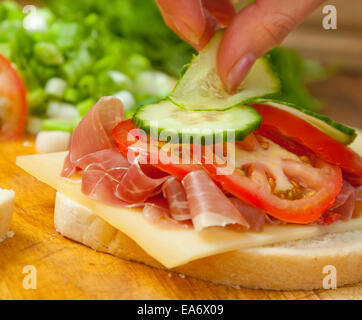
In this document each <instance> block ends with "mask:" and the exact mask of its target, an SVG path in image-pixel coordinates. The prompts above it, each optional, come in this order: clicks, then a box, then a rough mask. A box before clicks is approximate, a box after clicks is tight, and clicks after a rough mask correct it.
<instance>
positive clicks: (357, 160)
mask: <svg viewBox="0 0 362 320" xmlns="http://www.w3.org/2000/svg"><path fill="white" fill-rule="evenodd" d="M253 107H254V108H255V109H256V110H257V111H258V112H259V113H260V114H261V116H262V118H263V120H262V123H261V126H260V129H259V130H258V131H257V133H259V134H261V135H263V136H265V137H267V138H269V139H271V140H273V141H274V142H276V143H278V144H280V145H282V146H284V147H285V148H287V149H289V150H291V151H293V152H295V148H296V145H297V144H299V146H300V145H301V146H304V147H306V148H308V149H309V150H311V151H312V152H314V153H315V154H316V155H318V156H319V157H320V158H321V159H323V160H325V161H327V162H329V163H332V164H335V165H337V166H339V167H341V169H342V170H343V171H344V172H345V173H347V177H350V180H351V181H352V182H354V183H355V184H358V181H360V183H362V157H361V156H360V155H358V154H357V153H356V152H354V151H353V150H352V149H351V148H349V147H347V146H345V145H343V144H342V143H340V142H338V141H336V140H334V139H332V138H331V137H330V136H328V135H327V134H325V133H323V132H321V131H320V130H318V129H317V128H315V127H313V126H312V125H311V124H309V123H308V122H306V121H304V120H302V119H300V118H297V117H295V116H293V115H292V114H290V113H289V112H286V111H284V110H280V109H277V108H273V107H271V106H268V105H253ZM285 137H287V138H288V139H285ZM288 141H289V142H288ZM295 142H297V144H296V143H295ZM291 148H292V149H291ZM293 148H294V149H293ZM299 148H300V147H299Z"/></svg>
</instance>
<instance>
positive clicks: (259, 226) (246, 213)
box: [230, 198, 266, 232]
mask: <svg viewBox="0 0 362 320" xmlns="http://www.w3.org/2000/svg"><path fill="white" fill-rule="evenodd" d="M230 201H231V202H232V204H233V205H234V207H235V208H236V209H238V210H239V212H240V214H241V215H242V216H243V217H244V218H245V220H246V221H247V222H248V224H249V226H250V230H251V231H255V232H262V231H263V230H264V224H265V218H266V214H265V213H264V212H262V211H261V210H259V209H257V208H255V207H252V206H251V205H249V204H247V203H246V202H244V201H243V200H241V199H238V198H230Z"/></svg>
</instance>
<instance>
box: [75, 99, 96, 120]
mask: <svg viewBox="0 0 362 320" xmlns="http://www.w3.org/2000/svg"><path fill="white" fill-rule="evenodd" d="M95 103H96V101H95V100H94V99H93V98H89V99H87V100H84V101H82V102H79V103H78V104H77V109H78V112H79V113H80V115H81V116H84V115H85V114H86V113H87V112H88V111H89V110H90V109H91V108H92V107H93V106H94V105H95Z"/></svg>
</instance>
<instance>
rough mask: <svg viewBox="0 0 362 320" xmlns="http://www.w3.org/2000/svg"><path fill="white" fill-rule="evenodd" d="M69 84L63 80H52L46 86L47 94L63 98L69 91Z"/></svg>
mask: <svg viewBox="0 0 362 320" xmlns="http://www.w3.org/2000/svg"><path fill="white" fill-rule="evenodd" d="M67 86H68V84H67V82H66V81H64V80H63V79H61V78H51V79H49V80H48V81H47V83H46V84H45V93H47V94H48V95H50V96H54V97H56V98H59V99H61V98H63V96H64V92H65V90H66V89H67Z"/></svg>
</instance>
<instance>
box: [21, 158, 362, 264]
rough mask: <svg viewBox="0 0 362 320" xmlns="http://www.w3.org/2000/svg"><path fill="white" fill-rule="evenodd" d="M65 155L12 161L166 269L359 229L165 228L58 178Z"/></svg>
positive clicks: (350, 224) (359, 224)
mask: <svg viewBox="0 0 362 320" xmlns="http://www.w3.org/2000/svg"><path fill="white" fill-rule="evenodd" d="M65 156H66V153H64V152H62V153H52V154H43V155H30V156H22V157H18V158H17V165H18V166H20V167H21V168H23V169H24V170H25V171H27V172H28V173H30V174H31V175H33V176H34V177H36V178H37V179H39V180H40V181H42V182H44V183H46V184H48V185H49V186H51V187H53V188H54V189H56V190H58V191H59V192H61V193H63V194H64V195H66V196H67V197H69V198H71V199H73V200H74V201H76V202H78V203H79V204H82V205H84V206H85V207H87V208H89V209H90V210H91V211H93V212H94V213H95V214H97V215H98V216H99V217H100V218H102V219H104V220H105V221H107V222H108V223H110V224H111V225H112V226H113V227H115V228H117V229H118V230H120V231H121V232H124V233H125V234H126V235H127V236H129V237H130V238H132V239H133V240H134V241H135V242H136V243H137V244H138V245H139V246H140V247H142V248H143V249H144V250H145V251H146V252H147V253H148V254H149V255H150V256H152V257H153V258H155V259H156V260H158V261H159V262H160V263H161V264H163V265H164V266H165V267H167V268H174V267H177V266H180V265H183V264H186V263H188V262H190V261H193V260H196V259H199V258H203V257H207V256H212V255H215V254H219V253H223V252H227V251H232V250H237V249H246V248H253V247H258V246H263V245H269V244H273V243H278V242H286V241H291V240H300V239H307V238H312V237H315V236H318V235H322V234H325V233H332V232H346V231H350V230H356V229H362V217H360V218H357V219H352V220H350V221H347V222H339V223H335V224H334V225H331V226H314V225H313V226H312V225H309V226H302V225H268V226H266V227H265V230H264V232H262V233H253V232H246V233H238V232H235V231H231V230H224V229H218V230H208V231H204V232H202V233H197V232H196V231H195V230H193V229H171V230H169V229H164V228H161V227H159V226H157V225H155V224H151V223H150V222H148V221H147V220H146V219H145V218H144V217H143V216H142V211H141V210H139V209H129V208H115V207H110V206H107V205H104V204H102V203H100V202H98V201H95V200H92V199H89V198H88V197H87V196H85V195H84V194H83V193H82V191H81V184H80V182H79V181H72V180H70V179H64V178H61V177H60V172H61V169H62V166H63V161H64V157H65Z"/></svg>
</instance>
